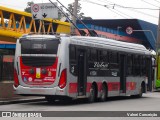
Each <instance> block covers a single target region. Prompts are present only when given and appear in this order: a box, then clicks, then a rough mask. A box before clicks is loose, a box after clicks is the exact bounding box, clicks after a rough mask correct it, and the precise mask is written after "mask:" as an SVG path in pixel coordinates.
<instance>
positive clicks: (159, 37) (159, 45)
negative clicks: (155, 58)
mask: <svg viewBox="0 0 160 120" xmlns="http://www.w3.org/2000/svg"><path fill="white" fill-rule="evenodd" d="M159 49H160V8H159V18H158V29H157V42H156V53H157V55H158V54H159V53H158V52H160V51H159Z"/></svg>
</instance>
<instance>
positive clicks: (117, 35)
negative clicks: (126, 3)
mask: <svg viewBox="0 0 160 120" xmlns="http://www.w3.org/2000/svg"><path fill="white" fill-rule="evenodd" d="M83 22H84V23H85V24H86V25H87V27H88V28H89V29H93V30H95V31H96V32H97V33H98V35H99V36H101V37H107V38H112V39H116V40H122V41H126V42H134V43H140V44H143V45H145V46H146V47H147V48H149V49H153V50H156V38H157V28H158V26H157V25H155V24H152V23H149V22H146V21H142V20H138V19H111V20H108V19H106V20H105V19H104V20H102V19H100V20H99V19H97V20H83ZM77 26H78V28H80V29H85V27H84V26H83V25H82V24H81V23H80V22H79V21H77ZM128 27H130V28H132V29H133V31H132V32H133V33H132V34H127V32H126V29H127V28H128Z"/></svg>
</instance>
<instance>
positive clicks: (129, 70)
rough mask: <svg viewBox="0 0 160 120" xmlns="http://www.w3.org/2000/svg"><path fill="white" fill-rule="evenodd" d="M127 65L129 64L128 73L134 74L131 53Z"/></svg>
mask: <svg viewBox="0 0 160 120" xmlns="http://www.w3.org/2000/svg"><path fill="white" fill-rule="evenodd" d="M127 65H128V70H127V73H128V75H132V73H133V71H132V66H133V61H132V56H131V55H128V58H127Z"/></svg>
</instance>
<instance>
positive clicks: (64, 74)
mask: <svg viewBox="0 0 160 120" xmlns="http://www.w3.org/2000/svg"><path fill="white" fill-rule="evenodd" d="M66 83H67V69H64V70H63V71H62V72H61V76H60V79H59V84H58V86H59V87H60V88H61V89H63V88H64V87H65V86H66Z"/></svg>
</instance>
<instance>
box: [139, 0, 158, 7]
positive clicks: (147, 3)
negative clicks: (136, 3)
mask: <svg viewBox="0 0 160 120" xmlns="http://www.w3.org/2000/svg"><path fill="white" fill-rule="evenodd" d="M141 1H143V2H144V3H147V4H149V5H152V6H154V7H158V8H159V6H156V5H154V4H152V3H150V2H147V1H145V0H141Z"/></svg>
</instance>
